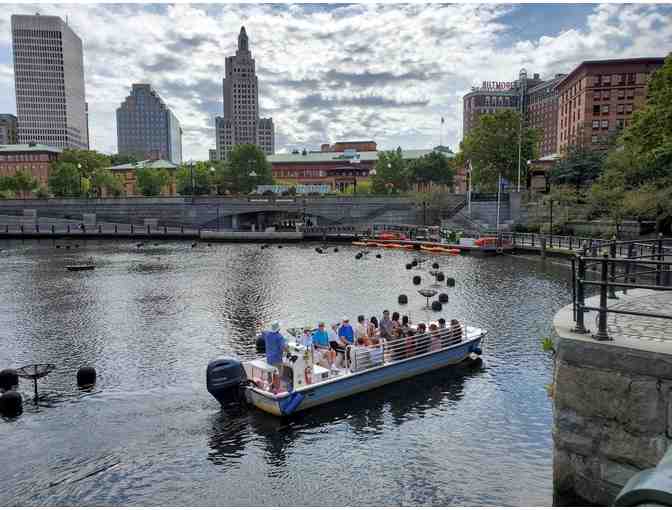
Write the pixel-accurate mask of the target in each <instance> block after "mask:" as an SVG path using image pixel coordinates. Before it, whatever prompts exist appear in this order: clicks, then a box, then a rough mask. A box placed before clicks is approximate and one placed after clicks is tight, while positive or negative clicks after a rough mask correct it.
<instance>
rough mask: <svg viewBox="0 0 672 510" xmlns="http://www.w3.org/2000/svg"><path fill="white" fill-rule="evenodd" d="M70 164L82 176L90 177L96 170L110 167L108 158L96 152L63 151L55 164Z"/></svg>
mask: <svg viewBox="0 0 672 510" xmlns="http://www.w3.org/2000/svg"><path fill="white" fill-rule="evenodd" d="M59 163H72V164H74V165H75V167H77V168H79V169H80V170H81V173H82V176H84V177H90V176H91V175H92V174H93V173H94V172H95V171H96V170H100V169H103V168H108V167H110V166H111V162H110V157H109V156H107V155H105V154H101V153H100V152H97V151H87V150H81V149H64V150H63V152H62V153H61V155H60V156H59V158H58V161H57V163H56V164H59ZM78 165H80V166H81V168H80V166H78Z"/></svg>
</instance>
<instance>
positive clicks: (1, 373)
mask: <svg viewBox="0 0 672 510" xmlns="http://www.w3.org/2000/svg"><path fill="white" fill-rule="evenodd" d="M18 384H19V375H18V374H17V373H16V370H14V369H13V368H5V369H4V370H0V390H2V391H9V390H11V389H12V388H14V387H15V386H18Z"/></svg>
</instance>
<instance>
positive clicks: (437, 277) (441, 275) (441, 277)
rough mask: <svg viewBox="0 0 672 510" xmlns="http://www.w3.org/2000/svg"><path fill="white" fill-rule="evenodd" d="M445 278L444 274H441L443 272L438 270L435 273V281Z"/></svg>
mask: <svg viewBox="0 0 672 510" xmlns="http://www.w3.org/2000/svg"><path fill="white" fill-rule="evenodd" d="M445 279H446V275H445V274H443V273H442V272H440V271H439V272H438V273H436V281H437V282H442V281H443V280H445Z"/></svg>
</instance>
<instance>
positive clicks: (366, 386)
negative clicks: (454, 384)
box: [246, 335, 483, 416]
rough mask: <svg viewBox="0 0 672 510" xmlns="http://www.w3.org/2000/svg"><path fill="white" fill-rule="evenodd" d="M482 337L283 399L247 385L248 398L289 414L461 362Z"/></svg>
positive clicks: (273, 411) (277, 413)
mask: <svg viewBox="0 0 672 510" xmlns="http://www.w3.org/2000/svg"><path fill="white" fill-rule="evenodd" d="M482 339H483V335H481V336H479V337H477V338H475V339H472V340H469V341H466V342H463V343H461V344H459V345H456V346H452V347H448V348H445V349H442V350H439V351H435V352H430V353H427V354H424V355H421V356H417V357H414V358H411V359H407V360H403V361H398V362H393V363H389V364H386V365H382V366H379V367H375V368H371V369H368V370H364V371H362V372H356V373H354V374H352V375H346V376H343V377H340V378H337V379H333V380H330V381H325V382H324V383H321V384H318V385H315V386H309V387H307V388H302V389H300V390H298V391H295V392H293V393H292V394H290V395H287V396H285V397H282V398H278V397H271V396H269V395H268V394H265V393H264V392H260V391H257V390H256V389H254V388H247V389H246V399H247V401H248V403H250V404H252V405H253V406H255V407H257V408H258V409H261V410H262V411H265V412H267V413H270V414H273V415H275V416H288V415H291V414H294V413H296V412H299V411H303V410H306V409H310V408H311V407H315V406H319V405H322V404H326V403H329V402H333V401H335V400H338V399H341V398H345V397H349V396H351V395H356V394H357V393H362V392H364V391H369V390H372V389H374V388H379V387H381V386H385V385H386V384H391V383H394V382H397V381H401V380H403V379H408V378H410V377H414V376H416V375H420V374H424V373H426V372H431V371H433V370H438V369H440V368H444V367H447V366H450V365H456V364H459V363H461V362H463V361H465V360H466V359H467V358H468V357H469V356H470V354H471V353H472V352H474V351H475V350H476V349H477V348H479V347H480V343H481V341H482ZM297 402H298V403H297Z"/></svg>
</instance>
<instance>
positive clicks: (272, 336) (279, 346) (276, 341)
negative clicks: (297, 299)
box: [264, 321, 286, 389]
mask: <svg viewBox="0 0 672 510" xmlns="http://www.w3.org/2000/svg"><path fill="white" fill-rule="evenodd" d="M264 342H265V343H266V363H268V364H269V365H271V366H273V367H275V368H277V369H278V370H277V373H274V374H273V382H272V383H271V385H272V388H274V389H279V386H280V374H281V372H282V353H283V352H284V350H285V347H286V342H285V338H284V337H283V336H282V334H281V333H280V322H278V321H273V322H272V323H271V330H270V331H266V332H264Z"/></svg>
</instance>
